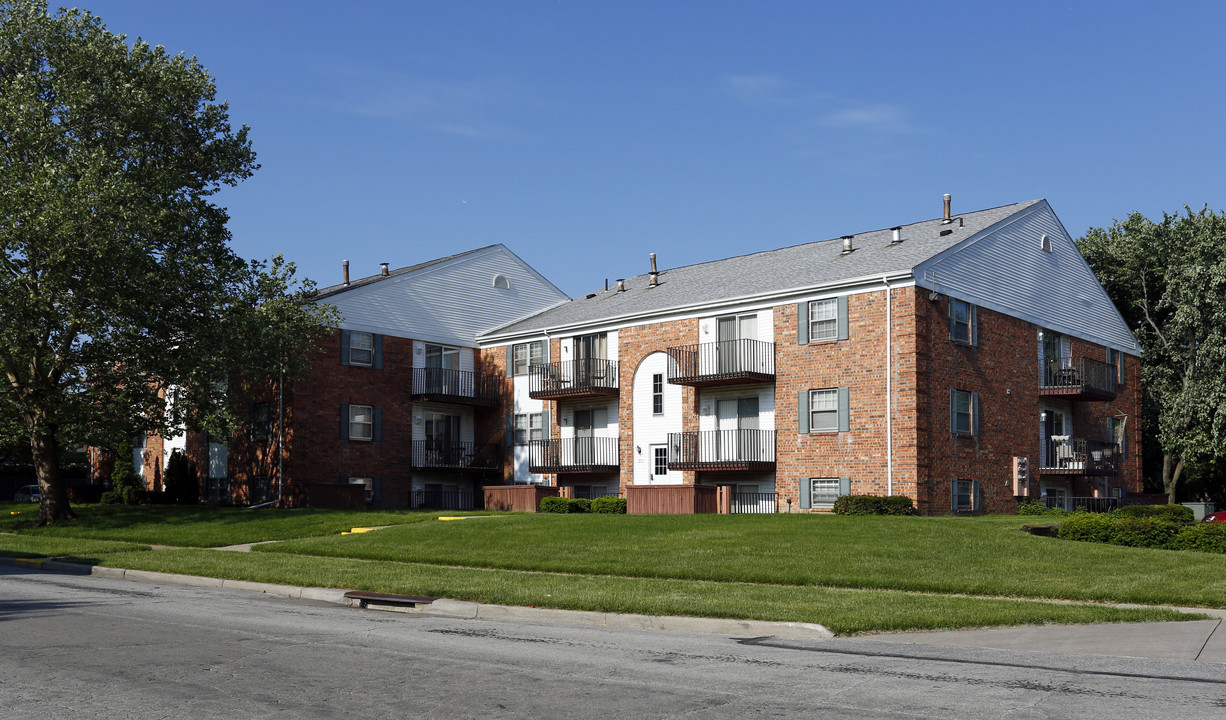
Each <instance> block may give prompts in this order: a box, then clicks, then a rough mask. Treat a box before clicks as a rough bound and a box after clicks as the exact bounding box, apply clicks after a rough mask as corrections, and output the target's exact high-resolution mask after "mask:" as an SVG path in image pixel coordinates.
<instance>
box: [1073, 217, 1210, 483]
mask: <svg viewBox="0 0 1226 720" xmlns="http://www.w3.org/2000/svg"><path fill="white" fill-rule="evenodd" d="M1078 246H1079V247H1080V248H1081V252H1082V254H1083V255H1084V256H1085V258H1086V260H1087V261H1088V262H1089V263H1090V266H1091V267H1093V268H1094V272H1095V273H1096V274H1097V275H1098V279H1099V281H1100V282H1101V283H1102V284H1103V287H1104V288H1106V290H1107V293H1108V294H1109V295H1110V296H1111V299H1112V300H1114V301H1115V304H1116V306H1117V307H1118V308H1119V309H1120V312H1121V313H1122V314H1123V315H1124V318H1125V319H1126V320H1127V321H1128V322H1129V324H1130V325H1131V326H1132V328H1133V331H1134V333H1135V334H1136V336H1137V339H1138V340H1139V341H1140V343H1141V349H1142V364H1141V379H1142V385H1143V391H1144V395H1143V397H1142V402H1143V404H1144V411H1145V416H1146V418H1147V419H1149V421H1150V422H1149V425H1150V426H1149V427H1147V428H1146V431H1147V432H1152V433H1155V434H1156V436H1157V437H1156V439H1157V441H1158V444H1159V445H1160V447H1161V449H1162V471H1161V472H1162V485H1163V489H1164V490H1165V492H1166V493H1167V495H1168V496H1169V498H1170V502H1172V503H1173V502H1175V501H1176V493H1177V492H1178V490H1179V487H1180V482H1181V480H1183V479H1184V478H1186V473H1187V471H1188V470H1189V469H1191V468H1194V467H1206V466H1208V467H1211V466H1213V464H1214V463H1215V461H1217V460H1219V459H1221V458H1224V457H1226V372H1223V368H1226V215H1222V214H1218V213H1214V212H1212V211H1210V210H1209V209H1208V208H1207V207H1206V208H1202V209H1201V210H1200V211H1199V212H1193V211H1192V210H1191V209H1190V208H1185V212H1184V214H1182V215H1168V214H1165V213H1164V215H1163V218H1162V220H1161V221H1159V222H1154V221H1152V220H1149V219H1148V218H1146V217H1145V216H1143V215H1141V214H1139V213H1134V214H1132V215H1130V216H1129V217H1128V218H1127V219H1125V220H1122V221H1119V220H1117V221H1115V223H1114V224H1113V225H1112V226H1111V227H1109V228H1092V229H1091V230H1090V231H1089V232H1088V233H1087V234H1086V236H1085V237H1083V238H1082V239H1081V240H1079V241H1078Z"/></svg>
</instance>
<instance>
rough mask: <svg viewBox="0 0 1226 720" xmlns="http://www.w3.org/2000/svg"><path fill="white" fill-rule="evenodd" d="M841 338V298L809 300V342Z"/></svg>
mask: <svg viewBox="0 0 1226 720" xmlns="http://www.w3.org/2000/svg"><path fill="white" fill-rule="evenodd" d="M819 328H820V330H819ZM838 339H839V299H838V298H825V299H823V300H810V301H809V342H823V341H826V340H838Z"/></svg>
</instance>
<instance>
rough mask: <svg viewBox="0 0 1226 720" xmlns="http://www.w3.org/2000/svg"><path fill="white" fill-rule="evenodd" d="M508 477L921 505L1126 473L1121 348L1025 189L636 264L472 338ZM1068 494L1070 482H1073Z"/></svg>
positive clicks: (1135, 413) (1106, 497)
mask: <svg viewBox="0 0 1226 720" xmlns="http://www.w3.org/2000/svg"><path fill="white" fill-rule="evenodd" d="M477 342H478V344H479V347H480V352H481V354H482V356H486V357H489V358H491V362H498V363H501V370H502V371H503V373H504V375H505V377H507V378H509V380H510V388H509V390H508V395H509V398H508V406H507V407H506V408H505V411H506V425H507V431H506V433H505V435H504V439H505V441H506V442H507V443H509V452H508V453H507V461H506V462H507V465H508V469H507V476H508V477H509V478H511V479H513V480H514V481H515V482H517V483H536V484H545V485H554V486H559V487H561V488H566V489H567V490H566V492H567V493H568V494H573V495H575V496H580V497H582V496H598V495H602V494H613V493H628V492H631V491H633V490H635V489H636V488H640V487H643V486H655V485H666V486H693V487H694V488H709V487H711V486H716V487H718V486H729V487H730V488H731V493H732V497H733V498H734V500H733V504H732V511H733V512H814V511H823V510H827V509H829V508H830V507H831V505H832V504H833V502H834V500H835V498H837V497H838V496H839V495H844V494H848V493H854V494H878V495H884V494H897V495H907V496H909V497H911V498H912V499H913V500H914V501H915V503H916V506H917V508H918V509H919V511H920V512H922V513H927V514H949V513H962V512H1009V511H1011V510H1013V509H1015V508H1016V503H1017V498H1018V497H1019V496H1026V497H1045V498H1048V500H1047V501H1048V502H1049V503H1052V504H1071V503H1073V502H1074V498H1088V499H1091V500H1092V501H1093V502H1100V503H1109V502H1111V501H1112V500H1111V499H1112V498H1117V499H1118V498H1119V497H1121V496H1123V495H1125V494H1127V493H1133V492H1139V491H1140V490H1141V465H1140V437H1139V432H1138V421H1139V415H1140V392H1139V382H1138V380H1139V346H1138V344H1137V342H1136V339H1135V338H1134V337H1133V335H1132V333H1131V331H1130V330H1129V328H1128V327H1127V325H1126V324H1125V322H1124V320H1123V319H1122V318H1121V317H1120V315H1119V313H1118V311H1117V310H1116V309H1115V307H1114V306H1113V305H1112V303H1111V301H1110V300H1109V299H1108V297H1107V295H1106V293H1105V292H1104V291H1103V289H1102V287H1101V286H1100V285H1099V283H1098V282H1097V280H1096V279H1095V277H1094V275H1093V273H1092V272H1091V270H1090V268H1089V267H1088V266H1087V265H1086V263H1085V261H1084V260H1083V258H1082V257H1081V255H1080V253H1079V252H1078V251H1077V248H1076V246H1075V244H1074V242H1073V239H1072V238H1071V237H1070V236H1069V234H1068V233H1067V231H1066V230H1065V229H1064V227H1063V226H1062V225H1061V223H1060V221H1059V219H1058V218H1057V217H1056V215H1055V213H1054V212H1053V211H1052V209H1051V207H1050V206H1049V205H1048V203H1047V202H1046V201H1043V200H1036V201H1031V202H1025V203H1018V204H1014V205H1007V206H1003V207H998V208H992V209H989V210H982V211H977V212H971V213H965V214H953V213H952V208H951V203H950V200H949V198H948V196H946V201H945V208H944V213H943V214H942V215H941V216H939V217H937V218H936V219H933V220H926V221H923V222H918V223H912V224H907V225H900V226H896V227H892V228H887V229H883V230H876V231H871V232H865V233H858V234H855V235H846V236H843V237H840V238H837V239H832V240H827V241H822V242H814V243H808V244H804V245H798V246H794V247H788V248H781V249H778V250H771V251H767V252H759V253H753V254H749V255H744V256H739V257H734V258H727V259H724V260H718V261H715V262H709V263H702V264H699V265H690V266H686V267H678V268H664V269H659V268H658V267H657V266H656V258H655V257H654V256H653V257H652V258H651V265H650V270H649V272H647V273H644V274H643V275H639V276H637V277H633V278H628V279H625V280H619V281H618V282H617V284H615V285H613V286H610V287H609V288H607V289H601V290H598V291H596V292H592V293H589V294H587V295H585V296H584V297H580V298H575V299H573V300H570V301H569V302H566V303H562V304H559V305H557V306H555V307H551V308H549V309H547V310H544V311H543V312H540V313H537V314H534V315H531V316H529V317H526V318H524V319H521V320H518V321H516V322H513V323H510V324H508V325H505V326H503V327H500V328H498V329H497V330H494V331H491V332H487V333H484V334H482V335H480V336H479V337H478V338H477ZM1078 502H1081V501H1080V500H1078Z"/></svg>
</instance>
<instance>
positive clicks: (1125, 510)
mask: <svg viewBox="0 0 1226 720" xmlns="http://www.w3.org/2000/svg"><path fill="white" fill-rule="evenodd" d="M1112 514H1114V515H1117V516H1119V517H1152V518H1162V519H1165V520H1168V521H1170V522H1176V523H1181V522H1184V523H1190V522H1194V521H1195V520H1196V516H1195V515H1194V514H1193V513H1192V508H1187V507H1184V506H1183V505H1125V506H1124V507H1122V508H1120V509H1118V510H1113V511H1112Z"/></svg>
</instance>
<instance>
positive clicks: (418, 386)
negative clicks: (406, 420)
mask: <svg viewBox="0 0 1226 720" xmlns="http://www.w3.org/2000/svg"><path fill="white" fill-rule="evenodd" d="M412 382H413V399H414V400H418V401H427V402H430V401H432V402H448V403H464V404H466V405H497V404H498V402H499V400H500V399H501V395H502V378H501V377H499V376H497V375H494V374H491V373H478V372H472V371H469V370H449V369H447V368H413V380H412Z"/></svg>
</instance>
